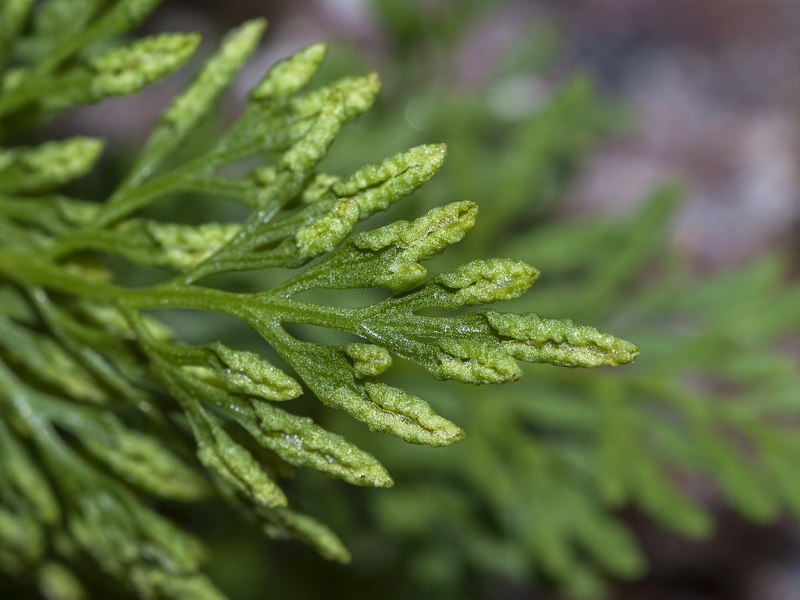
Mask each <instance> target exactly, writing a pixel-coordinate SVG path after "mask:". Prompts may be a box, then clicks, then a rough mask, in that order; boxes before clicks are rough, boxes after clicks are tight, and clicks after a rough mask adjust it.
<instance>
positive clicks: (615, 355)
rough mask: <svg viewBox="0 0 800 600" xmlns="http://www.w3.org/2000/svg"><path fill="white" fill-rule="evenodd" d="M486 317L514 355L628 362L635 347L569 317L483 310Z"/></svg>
mask: <svg viewBox="0 0 800 600" xmlns="http://www.w3.org/2000/svg"><path fill="white" fill-rule="evenodd" d="M486 318H487V319H488V321H489V323H491V325H492V327H494V328H495V329H496V330H497V333H498V335H500V336H501V338H502V339H504V341H503V347H505V348H506V349H507V350H508V351H509V353H511V354H512V355H513V356H514V357H515V358H518V359H520V360H525V361H528V362H547V363H551V364H555V365H561V366H565V367H599V366H601V365H618V364H623V363H628V362H631V361H632V360H633V359H634V358H636V356H637V354H639V349H638V348H637V347H636V346H634V345H633V344H631V343H630V342H627V341H625V340H621V339H619V338H616V337H614V336H612V335H609V334H607V333H601V332H599V331H597V329H595V328H594V327H588V326H585V325H575V324H574V323H573V322H572V321H570V320H569V319H545V318H543V317H540V316H539V315H535V314H526V315H513V314H503V313H498V312H495V311H487V313H486Z"/></svg>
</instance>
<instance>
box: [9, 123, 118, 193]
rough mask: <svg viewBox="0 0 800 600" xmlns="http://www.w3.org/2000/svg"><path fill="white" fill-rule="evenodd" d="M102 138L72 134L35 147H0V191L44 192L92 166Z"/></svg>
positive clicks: (98, 153)
mask: <svg viewBox="0 0 800 600" xmlns="http://www.w3.org/2000/svg"><path fill="white" fill-rule="evenodd" d="M102 150H103V142H102V140H98V139H95V138H87V137H76V138H71V139H68V140H64V141H61V142H48V143H45V144H42V145H41V146H38V147H36V148H15V149H14V150H10V151H9V150H0V192H39V191H47V190H49V189H52V188H54V187H57V186H58V185H61V184H63V183H67V182H69V181H72V180H73V179H75V178H77V177H80V176H81V175H85V174H86V173H87V172H88V171H90V170H91V169H92V167H93V166H94V164H95V162H97V159H98V158H99V157H100V152H101V151H102Z"/></svg>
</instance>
